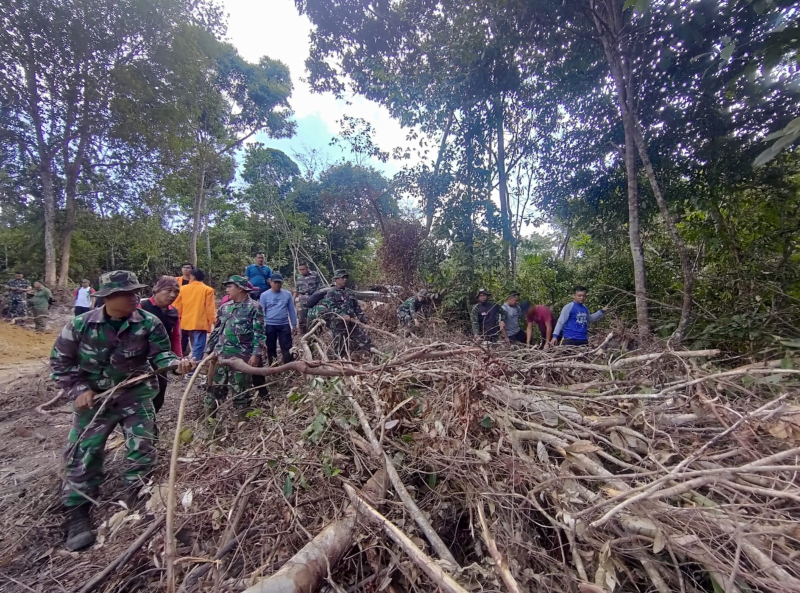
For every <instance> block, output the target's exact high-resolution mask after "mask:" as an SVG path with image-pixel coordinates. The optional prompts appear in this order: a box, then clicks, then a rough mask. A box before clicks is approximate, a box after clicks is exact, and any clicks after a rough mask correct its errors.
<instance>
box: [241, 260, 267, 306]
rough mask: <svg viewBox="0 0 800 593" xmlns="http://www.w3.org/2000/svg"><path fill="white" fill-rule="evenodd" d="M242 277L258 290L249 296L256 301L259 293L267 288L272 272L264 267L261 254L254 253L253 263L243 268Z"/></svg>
mask: <svg viewBox="0 0 800 593" xmlns="http://www.w3.org/2000/svg"><path fill="white" fill-rule="evenodd" d="M244 275H245V277H246V278H247V279H248V280H249V281H250V284H252V285H253V286H255V287H256V288H257V289H258V291H257V292H256V293H251V294H250V296H251V297H252V298H253V299H255V300H258V298H259V297H260V296H261V293H262V292H264V291H265V290H267V289H268V288H269V279H270V277H271V276H272V270H270V268H269V266H265V265H264V254H263V253H261V252H258V253H256V261H255V263H254V264H250V265H249V266H247V267H246V268H245V270H244Z"/></svg>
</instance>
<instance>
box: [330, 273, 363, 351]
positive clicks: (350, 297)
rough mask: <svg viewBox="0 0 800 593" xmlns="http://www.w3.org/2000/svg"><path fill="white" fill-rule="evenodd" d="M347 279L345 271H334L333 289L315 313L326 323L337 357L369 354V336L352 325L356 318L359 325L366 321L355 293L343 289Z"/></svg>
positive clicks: (358, 327)
mask: <svg viewBox="0 0 800 593" xmlns="http://www.w3.org/2000/svg"><path fill="white" fill-rule="evenodd" d="M348 277H349V274H348V273H347V270H336V273H335V274H334V275H333V281H334V282H335V284H336V287H335V288H332V289H330V290H329V291H328V294H326V295H325V298H324V299H323V300H322V303H321V305H322V307H321V311H320V314H319V316H320V317H322V318H323V319H325V321H327V322H328V325H329V326H330V328H331V331H332V332H333V351H334V352H335V353H336V355H337V356H338V357H339V358H345V357H347V355H348V351H354V350H367V351H369V350H370V348H372V340H370V338H369V334H367V332H365V331H364V330H363V329H362V328H361V327H360V326H359V325H357V324H355V323H353V319H358V320H359V321H360V322H361V323H368V320H367V316H366V315H364V311H363V310H362V309H361V305H359V304H358V300H356V297H355V293H353V291H352V290H350V289H349V288H347V278H348Z"/></svg>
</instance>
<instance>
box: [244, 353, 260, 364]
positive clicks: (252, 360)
mask: <svg viewBox="0 0 800 593" xmlns="http://www.w3.org/2000/svg"><path fill="white" fill-rule="evenodd" d="M247 364H249V365H250V366H251V367H259V366H261V357H260V356H259V355H258V354H253V355H252V356H251V357H250V360H248V361H247Z"/></svg>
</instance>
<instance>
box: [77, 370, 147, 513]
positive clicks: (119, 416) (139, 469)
mask: <svg viewBox="0 0 800 593" xmlns="http://www.w3.org/2000/svg"><path fill="white" fill-rule="evenodd" d="M154 396H155V391H154V390H153V389H151V388H150V387H149V385H142V386H137V387H134V388H133V389H132V390H130V391H125V392H122V393H118V394H117V396H116V398H115V399H114V400H112V401H110V402H108V403H107V404H106V407H105V408H104V409H103V411H102V412H100V413H99V414H98V412H97V411H98V410H99V409H100V403H99V402H96V403H95V405H94V406H93V407H92V408H90V409H88V410H74V413H73V415H72V430H71V431H70V433H69V446H68V447H67V451H66V453H65V456H64V457H65V461H66V479H65V482H64V490H63V493H62V501H63V503H64V506H66V507H75V506H79V505H81V504H83V503H85V502H87V499H86V498H85V497H83V496H81V494H80V493H81V492H82V493H84V494H86V495H87V496H89V497H91V498H94V499H96V498H97V492H98V491H99V489H100V484H101V482H102V481H103V457H104V454H105V446H106V440H107V439H108V437H109V435H110V434H111V433H112V432H113V431H114V428H115V427H116V426H117V424H120V425H122V432H123V434H124V436H125V449H126V451H127V453H126V457H127V460H128V464H129V465H128V468H127V471H126V472H125V475H124V477H123V481H124V482H125V484H126V486H127V485H133V484H136V483H138V482H140V481H141V480H143V479H144V478H145V477H146V476H147V474H148V473H149V472H150V470H151V468H152V467H153V464H154V463H155V461H156V449H155V447H154V443H153V441H154V440H155V434H156V422H155V420H156V413H155V409H154V408H153V397H154Z"/></svg>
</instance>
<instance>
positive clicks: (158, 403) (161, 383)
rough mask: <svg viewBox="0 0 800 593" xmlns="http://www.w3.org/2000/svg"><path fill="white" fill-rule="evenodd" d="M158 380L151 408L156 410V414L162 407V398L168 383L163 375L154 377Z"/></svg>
mask: <svg viewBox="0 0 800 593" xmlns="http://www.w3.org/2000/svg"><path fill="white" fill-rule="evenodd" d="M156 378H157V379H158V393H157V394H156V396H155V397H154V398H153V407H154V408H155V409H156V414H158V411H159V410H160V409H161V408H162V406H163V405H164V396H165V395H166V394H167V385H169V382H168V381H167V378H166V377H165V376H164V375H156Z"/></svg>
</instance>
